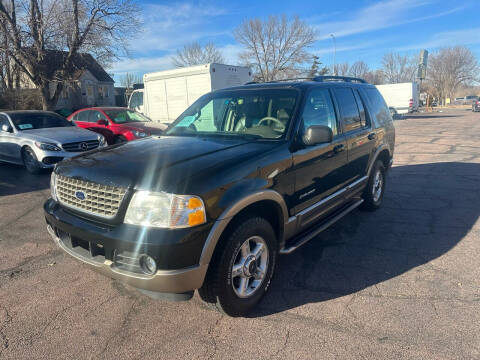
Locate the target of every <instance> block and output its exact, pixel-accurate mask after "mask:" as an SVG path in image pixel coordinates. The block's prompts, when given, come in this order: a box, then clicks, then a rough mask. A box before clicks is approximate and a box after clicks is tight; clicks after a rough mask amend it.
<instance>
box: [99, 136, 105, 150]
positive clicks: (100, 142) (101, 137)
mask: <svg viewBox="0 0 480 360" xmlns="http://www.w3.org/2000/svg"><path fill="white" fill-rule="evenodd" d="M105 145H106V143H105V138H104V137H103V136H100V137H99V138H98V146H99V147H102V146H105Z"/></svg>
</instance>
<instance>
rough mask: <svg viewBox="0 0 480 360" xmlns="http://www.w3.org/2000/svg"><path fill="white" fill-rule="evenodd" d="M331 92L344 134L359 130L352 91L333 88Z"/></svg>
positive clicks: (358, 116) (359, 124)
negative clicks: (340, 116)
mask: <svg viewBox="0 0 480 360" xmlns="http://www.w3.org/2000/svg"><path fill="white" fill-rule="evenodd" d="M333 91H334V93H335V97H336V99H337V102H338V107H339V108H340V113H341V114H342V120H343V128H344V130H345V132H347V131H352V130H355V129H359V128H361V127H362V124H361V120H360V113H359V111H358V106H357V102H356V101H355V96H354V95H353V91H352V89H349V88H335V89H333Z"/></svg>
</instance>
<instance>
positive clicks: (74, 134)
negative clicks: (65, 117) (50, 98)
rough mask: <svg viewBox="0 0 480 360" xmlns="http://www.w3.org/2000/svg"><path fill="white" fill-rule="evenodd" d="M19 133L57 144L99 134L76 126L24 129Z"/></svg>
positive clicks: (88, 138) (89, 137)
mask: <svg viewBox="0 0 480 360" xmlns="http://www.w3.org/2000/svg"><path fill="white" fill-rule="evenodd" d="M19 133H20V134H21V136H22V137H23V138H26V139H31V140H34V141H41V142H50V143H55V144H67V143H71V142H77V141H89V140H97V139H98V134H96V133H94V132H92V131H89V130H85V129H81V128H78V127H76V126H69V127H57V128H46V129H32V130H23V131H20V132H19Z"/></svg>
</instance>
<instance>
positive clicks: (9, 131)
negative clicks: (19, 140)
mask: <svg viewBox="0 0 480 360" xmlns="http://www.w3.org/2000/svg"><path fill="white" fill-rule="evenodd" d="M2 131H3V132H8V133H11V132H12V127H11V126H10V125H8V124H3V125H2Z"/></svg>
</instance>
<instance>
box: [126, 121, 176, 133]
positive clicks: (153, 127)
mask: <svg viewBox="0 0 480 360" xmlns="http://www.w3.org/2000/svg"><path fill="white" fill-rule="evenodd" d="M122 126H123V127H124V128H128V129H130V130H142V131H145V132H147V133H149V134H161V133H163V131H164V130H165V129H166V128H167V125H165V124H162V123H155V122H133V123H128V124H122Z"/></svg>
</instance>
